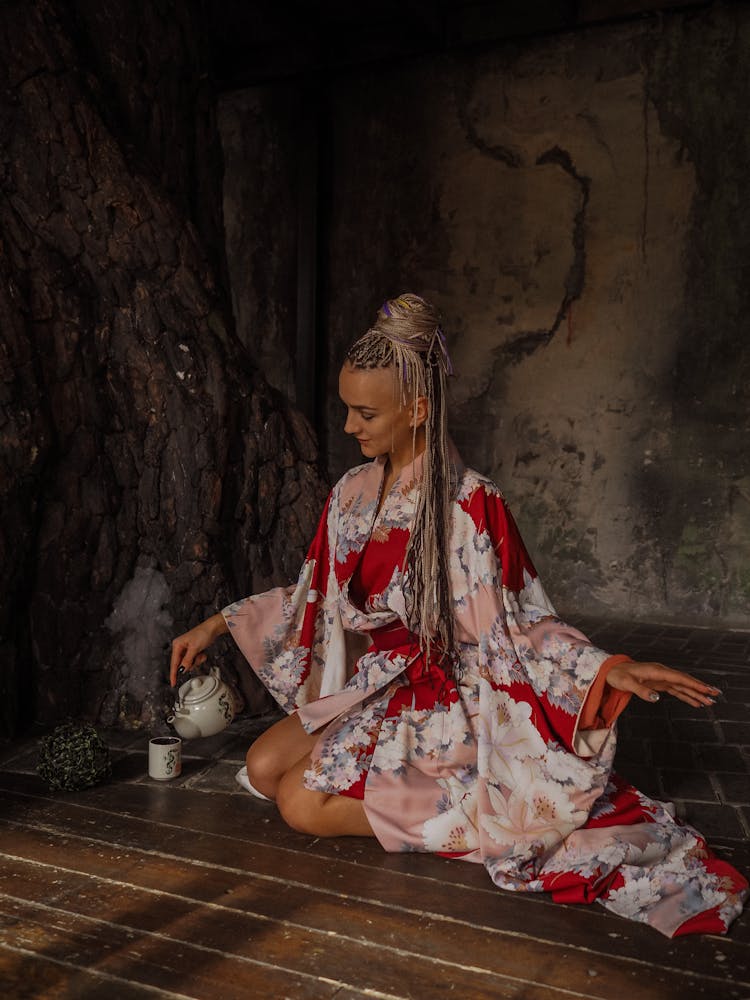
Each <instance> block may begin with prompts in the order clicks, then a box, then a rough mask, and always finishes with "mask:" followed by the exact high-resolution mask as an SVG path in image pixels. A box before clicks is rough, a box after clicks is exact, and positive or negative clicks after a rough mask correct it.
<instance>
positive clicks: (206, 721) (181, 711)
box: [167, 667, 240, 740]
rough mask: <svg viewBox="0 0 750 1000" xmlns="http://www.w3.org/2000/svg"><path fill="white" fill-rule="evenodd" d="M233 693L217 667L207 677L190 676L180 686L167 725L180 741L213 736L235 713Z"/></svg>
mask: <svg viewBox="0 0 750 1000" xmlns="http://www.w3.org/2000/svg"><path fill="white" fill-rule="evenodd" d="M239 707H240V706H239V705H238V704H237V700H236V698H235V695H234V692H233V691H232V689H231V688H230V687H229V685H228V684H227V683H226V682H225V681H223V680H222V679H221V674H220V673H219V668H218V667H211V672H210V673H209V674H201V675H199V676H197V677H191V678H190V680H188V681H185V683H184V684H182V685H180V688H179V690H178V692H177V701H176V702H175V706H174V708H173V710H172V711H173V713H174V714H173V715H170V716H169V717H168V719H167V722H168V723H169V724H170V725H171V726H174V728H175V729H176V730H177V732H178V733H179V735H180V736H181V737H182V738H183V739H184V740H192V739H197V737H199V736H214V735H215V734H216V733H220V732H221V731H222V729H226V727H227V726H228V725H229V723H230V722H231V721H232V719H233V718H234V717H235V715H236V714H237V712H238V711H239Z"/></svg>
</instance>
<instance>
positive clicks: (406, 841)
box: [223, 459, 747, 936]
mask: <svg viewBox="0 0 750 1000" xmlns="http://www.w3.org/2000/svg"><path fill="white" fill-rule="evenodd" d="M420 472H421V459H417V461H416V462H415V463H414V464H413V465H409V466H408V467H407V468H406V469H404V470H403V471H402V474H401V476H400V477H399V479H398V480H397V481H396V483H395V484H394V486H393V488H392V489H391V490H390V492H389V494H388V495H387V496H386V497H385V498H384V500H383V504H382V507H381V509H380V511H379V512H378V510H377V508H378V502H379V500H380V492H381V489H382V484H383V475H384V459H376V460H375V461H374V462H370V463H367V464H365V465H362V466H358V467H357V468H355V469H352V470H350V471H349V472H347V473H346V475H344V476H343V477H342V479H341V480H340V481H339V482H338V483H337V485H336V486H335V487H334V489H333V490H332V491H331V494H330V496H329V498H328V501H327V503H326V507H325V510H324V511H323V515H322V518H321V521H320V525H319V527H318V531H317V534H316V536H315V538H314V540H313V542H312V545H311V547H310V550H309V552H308V556H307V559H306V561H305V564H304V566H303V568H302V571H301V573H300V577H299V580H298V582H297V584H296V586H294V587H290V588H277V589H275V590H271V591H269V592H267V593H265V594H259V595H256V596H253V597H248V598H246V599H245V600H243V601H239V602H238V603H236V604H232V605H230V606H229V607H228V608H225V609H224V612H223V614H224V616H225V618H226V621H227V624H228V626H229V629H230V633H231V635H232V636H233V637H234V639H235V640H236V642H237V645H238V646H239V648H240V649H241V651H242V652H243V654H244V655H245V657H246V658H247V660H248V662H249V663H250V665H251V666H252V668H253V670H254V671H255V673H256V674H257V675H258V677H259V678H260V680H261V681H262V682H263V683H264V684H265V686H266V687H267V688H268V689H269V690H270V691H271V693H272V694H273V696H274V697H275V698H276V700H277V701H278V702H279V704H280V705H281V707H282V708H283V709H284V710H285V711H286V712H288V713H292V712H297V713H298V714H299V718H300V720H301V722H302V724H303V726H304V727H305V729H306V730H307V731H308V732H311V733H312V732H319V734H320V736H319V739H318V741H317V744H316V746H315V749H314V751H313V754H312V766H311V767H310V769H309V770H308V771H307V772H306V775H305V783H306V785H307V787H308V788H310V789H314V790H317V791H321V792H327V793H331V794H339V795H350V796H354V797H357V798H361V799H362V801H363V804H364V808H365V810H366V813H367V817H368V819H369V821H370V823H371V825H372V828H373V830H374V832H375V834H376V836H377V838H378V840H379V841H380V843H381V844H382V845H383V847H384V848H385V849H386V850H388V851H431V852H435V853H438V854H443V855H447V856H450V857H460V858H463V859H465V860H469V861H480V862H482V864H484V866H485V867H486V869H487V871H488V872H489V874H490V876H491V878H492V879H493V881H494V882H495V883H496V884H497V885H498V886H500V887H501V888H503V889H512V890H516V891H526V892H549V893H551V895H552V897H553V898H554V899H555V900H558V901H562V902H592V901H593V900H597V901H598V902H600V903H602V904H603V905H604V906H605V907H606V908H607V909H609V910H612V911H614V912H615V913H618V914H621V915H622V916H625V917H629V918H630V919H632V920H639V921H643V922H646V923H649V924H651V925H652V926H653V927H655V928H656V929H657V930H659V931H661V932H662V933H663V934H666V935H668V936H673V935H675V934H682V933H690V932H712V933H721V932H724V931H726V929H727V927H728V925H729V923H730V922H731V920H732V919H733V918H734V917H735V916H736V915H737V914H738V913H739V912H740V910H741V907H742V899H743V897H744V895H745V893H746V890H747V883H746V881H745V880H744V879H743V878H742V876H741V875H739V873H738V872H736V871H735V870H734V869H733V868H732V867H731V866H730V865H728V864H726V863H725V862H723V861H720V860H719V859H717V858H715V857H713V856H712V855H711V853H710V852H709V851H708V850H707V848H706V844H705V841H704V839H703V838H702V837H701V836H700V834H698V833H697V832H696V831H695V830H693V829H692V828H691V827H689V826H686V825H683V824H681V823H679V822H677V821H675V819H674V818H673V816H672V815H671V814H670V812H669V811H668V808H667V807H665V806H664V805H663V804H662V803H660V802H656V801H653V800H651V799H649V798H647V797H646V796H644V795H642V794H641V793H640V792H639V791H637V790H636V789H635V788H633V787H632V786H630V785H628V784H626V783H625V782H623V781H622V780H621V779H619V778H618V777H617V776H616V775H615V774H613V773H612V761H613V757H614V753H615V745H616V731H615V725H614V720H615V718H616V716H617V715H618V714H619V712H620V711H621V710H622V709H623V708H624V706H625V704H626V702H627V700H628V698H627V696H625V695H622V694H620V693H619V692H616V691H613V690H612V689H611V688H609V687H607V685H606V684H605V676H606V671H607V669H608V668H610V667H611V666H612V665H614V664H615V663H616V662H621V660H622V659H623V657H618V658H613V657H610V656H609V654H607V653H605V652H603V651H602V650H600V649H597V648H595V647H594V646H592V645H591V643H589V642H588V640H587V639H586V637H585V636H584V635H583V634H582V633H580V632H579V631H577V630H576V629H574V628H571V627H570V626H568V625H565V624H564V623H563V622H561V621H560V620H559V619H558V618H557V617H556V616H555V612H554V609H553V608H552V606H551V605H550V602H549V600H548V598H547V597H546V595H545V593H544V590H543V589H542V586H541V584H540V582H539V579H538V577H537V575H536V572H535V570H534V568H533V566H532V563H531V560H530V559H529V556H528V554H527V552H526V550H525V548H524V545H523V542H522V540H521V538H520V535H519V533H518V530H517V528H516V526H515V524H514V522H513V519H512V517H511V516H510V513H509V511H508V510H507V508H506V506H505V502H504V500H503V497H502V495H501V494H500V492H499V490H498V489H497V487H496V486H495V485H494V484H493V483H491V482H490V481H489V480H487V479H486V478H484V477H482V476H480V475H479V474H478V473H476V472H473V471H472V470H469V469H463V468H462V467H460V468H459V479H458V491H457V495H456V499H455V502H454V505H453V512H452V528H451V534H450V538H449V540H447V544H448V546H449V557H450V573H451V584H452V589H453V601H454V608H455V628H456V635H457V639H458V641H459V651H460V677H459V678H458V679H457V680H456V679H454V678H453V675H452V672H451V671H447V670H446V669H444V666H443V665H441V662H440V656H439V651H437V650H435V651H433V652H432V653H431V655H430V661H429V662H425V656H424V655H423V654H422V653H421V652H420V649H419V646H418V644H417V642H416V639H415V637H414V635H412V634H411V633H410V632H409V630H408V629H407V627H406V625H405V624H404V623H405V617H406V615H405V604H406V599H407V596H408V592H407V588H408V580H407V579H406V578H405V576H404V574H403V572H402V566H403V561H404V555H405V551H406V545H407V542H408V539H409V528H410V525H411V522H412V518H413V514H414V508H415V502H416V496H417V482H418V477H419V475H420ZM357 640H359V642H360V645H361V647H362V648H361V649H360V650H358V651H354V652H353V651H352V646H353V645H355V644H356V641H357ZM362 640H364V642H363V641H362ZM357 654H359V655H357Z"/></svg>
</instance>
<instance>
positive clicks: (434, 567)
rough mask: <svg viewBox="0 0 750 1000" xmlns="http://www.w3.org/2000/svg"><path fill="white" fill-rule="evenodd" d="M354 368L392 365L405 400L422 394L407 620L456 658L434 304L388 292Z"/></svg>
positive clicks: (444, 354) (442, 378)
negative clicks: (390, 296)
mask: <svg viewBox="0 0 750 1000" xmlns="http://www.w3.org/2000/svg"><path fill="white" fill-rule="evenodd" d="M346 361H347V362H348V363H349V364H350V365H351V366H352V367H353V368H364V369H368V368H393V370H394V376H395V380H394V391H395V392H398V393H399V394H400V396H401V402H402V404H403V405H406V404H407V403H410V404H412V405H413V406H414V415H415V424H414V435H415V444H416V431H417V428H416V413H417V399H418V397H419V396H424V397H425V398H426V400H427V419H426V421H425V451H424V458H423V466H422V479H421V481H420V483H419V486H418V488H419V495H418V499H417V506H416V510H415V513H414V521H413V524H412V529H411V535H410V538H409V544H408V546H407V549H406V561H405V571H406V582H407V587H406V590H407V624H408V626H409V628H410V630H411V631H412V632H414V633H416V634H417V635H418V636H419V640H420V645H421V647H422V649H423V650H424V651H425V654H426V655H427V656H429V651H430V647H431V646H432V645H433V644H435V645H437V646H438V647H439V649H440V650H441V651H442V652H443V653H444V654H445V655H447V657H448V658H449V659H450V660H451V661H452V662H453V664H454V665H455V664H457V663H458V657H457V655H456V649H455V638H454V629H453V606H452V597H451V586H450V576H449V572H448V547H447V539H448V538H449V531H450V509H451V501H452V497H453V493H454V491H455V488H456V471H455V468H454V465H453V462H452V461H451V459H450V456H449V454H448V427H447V398H446V397H447V379H448V376H450V375H452V374H453V369H452V367H451V362H450V358H449V357H448V351H447V349H446V345H445V338H444V336H443V331H442V329H441V327H440V315H439V313H438V311H437V310H436V309H435V307H434V306H432V305H431V304H430V303H429V302H426V301H425V299H422V298H420V297H419V296H418V295H412V294H408V293H407V294H405V295H399V297H398V298H395V299H388V300H386V301H385V302H384V303H383V305H382V306H381V307H380V310H379V312H378V315H377V319H376V320H375V324H374V326H372V327H371V328H370V329H369V330H368V331H367V333H365V334H364V335H363V336H362V337H360V339H359V340H357V341H356V343H355V344H354V345H353V346H352V347H351V348H350V350H349V352H348V354H347V356H346Z"/></svg>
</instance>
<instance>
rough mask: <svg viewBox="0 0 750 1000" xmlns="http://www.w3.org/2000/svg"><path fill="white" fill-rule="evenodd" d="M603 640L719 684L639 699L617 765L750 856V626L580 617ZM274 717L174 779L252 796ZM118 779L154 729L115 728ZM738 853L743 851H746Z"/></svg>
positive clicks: (5, 751) (19, 765)
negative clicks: (254, 751) (242, 771)
mask: <svg viewBox="0 0 750 1000" xmlns="http://www.w3.org/2000/svg"><path fill="white" fill-rule="evenodd" d="M575 624H576V625H577V626H578V627H580V628H582V629H583V631H584V632H586V634H587V635H588V636H589V637H590V638H591V640H592V641H593V642H595V643H596V644H597V645H598V646H600V647H601V648H603V649H606V650H609V651H611V652H625V653H628V654H629V655H630V656H632V657H633V658H634V659H641V660H657V661H659V662H662V663H666V664H667V665H669V666H673V667H677V668H679V669H684V670H687V671H689V672H690V673H694V674H696V675H697V676H699V677H701V678H703V679H705V680H706V681H708V682H710V683H711V684H714V685H716V686H717V687H719V688H721V690H722V695H721V697H720V698H719V699H717V702H716V704H715V705H714V706H713V707H711V708H706V709H693V708H691V707H690V706H688V705H685V704H683V703H682V702H679V701H675V700H674V699H672V698H668V697H665V698H662V699H661V701H659V702H658V703H657V704H656V705H652V704H647V703H645V702H642V701H639V700H637V699H633V700H632V701H631V703H630V705H629V707H628V709H627V710H626V712H625V713H624V715H623V716H622V717H621V719H620V722H619V737H618V751H617V759H616V768H617V770H618V772H619V773H620V774H621V775H622V776H623V777H625V778H626V779H628V780H629V781H632V782H633V783H634V784H635V785H637V787H638V788H640V789H641V790H642V791H643V792H645V793H646V794H648V795H651V796H652V797H654V798H659V799H662V800H664V799H666V800H669V801H671V802H673V803H674V805H675V808H676V811H677V814H678V815H679V816H681V817H683V818H684V819H686V820H687V821H688V822H690V823H692V824H693V825H695V826H696V827H697V828H698V829H699V830H701V832H702V833H704V834H705V835H706V836H707V837H708V838H709V839H710V840H712V841H713V842H719V843H720V844H722V845H724V846H725V847H726V848H727V849H728V851H729V854H730V855H731V854H733V853H734V852H735V850H736V851H737V853H738V855H739V856H742V857H744V856H745V855H746V854H747V841H748V837H750V632H744V631H733V632H727V631H712V630H708V629H702V628H691V627H689V626H680V625H648V624H643V623H635V624H628V623H623V622H616V621H608V620H601V619H587V620H583V619H581V618H580V617H579V618H578V619H576V621H575ZM278 717H279V716H276V715H267V716H263V717H261V718H255V719H248V718H239V719H237V720H235V721H234V722H233V723H232V725H231V726H230V727H229V729H227V730H225V731H224V732H223V733H219V734H218V735H217V736H214V737H210V738H209V739H205V740H192V741H189V742H185V743H184V744H183V772H182V775H181V776H180V777H179V778H177V779H175V782H174V784H177V785H179V786H181V787H185V788H192V789H197V790H200V791H207V792H208V791H210V792H223V793H226V794H238V795H245V794H247V793H246V792H243V791H242V789H241V788H240V787H239V786H238V785H237V784H236V782H235V781H234V774H235V772H236V770H237V769H238V768H239V767H240V766H241V765H242V763H243V761H244V756H245V752H246V750H247V747H248V746H249V745H250V743H252V741H253V740H254V739H255V738H256V737H257V736H258V735H259V734H260V733H261V732H263V730H264V729H265V728H266V727H267V726H268V725H270V724H271V723H272V722H273V721H274V720H275V719H276V718H278ZM106 738H107V740H108V742H109V745H110V747H111V749H112V756H113V768H114V777H115V779H116V780H119V781H126V782H149V781H151V779H150V778H149V776H148V761H147V757H148V733H145V732H108V733H106ZM36 745H37V737H35V736H33V735H32V736H29V737H27V738H26V739H24V740H20V741H17V742H15V743H13V744H6V745H5V746H0V770H11V771H22V772H23V771H26V772H31V771H35V770H36V755H37V751H36ZM738 861H739V857H738Z"/></svg>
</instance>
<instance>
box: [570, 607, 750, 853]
mask: <svg viewBox="0 0 750 1000" xmlns="http://www.w3.org/2000/svg"><path fill="white" fill-rule="evenodd" d="M576 624H577V625H578V626H579V627H580V628H581V629H582V630H583V631H584V632H586V634H587V635H588V636H589V638H590V639H591V640H592V642H595V643H596V644H597V645H598V646H600V647H601V648H602V649H606V650H610V651H611V652H616V653H619V652H622V653H627V654H628V655H629V656H632V657H633V659H637V660H654V661H657V662H659V663H665V664H667V666H670V667H675V668H677V669H679V670H686V671H687V672H688V673H691V674H695V676H697V677H700V678H701V679H702V680H705V681H707V682H708V683H710V684H713V685H715V686H716V687H718V688H720V689H721V691H722V694H721V696H720V697H719V698H717V700H716V704H715V705H713V706H711V707H710V708H702V709H698V708H692V707H691V706H689V705H686V704H684V703H683V702H680V701H677V700H675V699H674V698H670V697H663V698H662V699H661V700H660V701H659V702H658V703H657V704H656V705H651V704H648V703H646V702H643V701H640V700H638V699H635V698H634V699H632V700H631V703H630V705H629V706H628V708H627V710H626V711H625V713H624V714H623V715H622V716H621V718H620V722H619V723H618V749H617V758H616V768H617V770H618V771H619V773H620V774H621V775H622V776H623V777H625V778H627V779H628V780H630V781H632V782H633V783H634V784H635V785H637V786H638V787H639V788H640V789H641V790H642V791H644V792H646V793H647V794H648V795H651V796H652V797H654V798H659V799H662V800H664V799H666V800H669V801H671V802H673V803H674V805H675V808H676V810H677V815H678V816H681V817H682V818H684V819H686V820H687V821H688V822H690V823H692V824H693V825H694V826H696V827H697V828H698V829H699V830H700V831H701V832H702V833H703V834H705V835H706V836H707V837H708V838H709V839H710V840H712V841H719V842H721V843H722V844H723V843H727V846H732V844H731V842H734V843H735V844H736V846H737V847H738V848H739V846H740V843H742V842H747V839H748V837H750V632H747V631H732V632H727V631H714V630H711V629H703V628H691V627H689V626H682V625H647V624H643V623H635V624H632V625H628V624H625V623H623V622H615V621H602V620H594V619H592V620H580V619H579V620H577V621H576ZM737 842H740V843H737ZM741 853H743V854H744V853H745V852H744V851H742V852H741Z"/></svg>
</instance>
